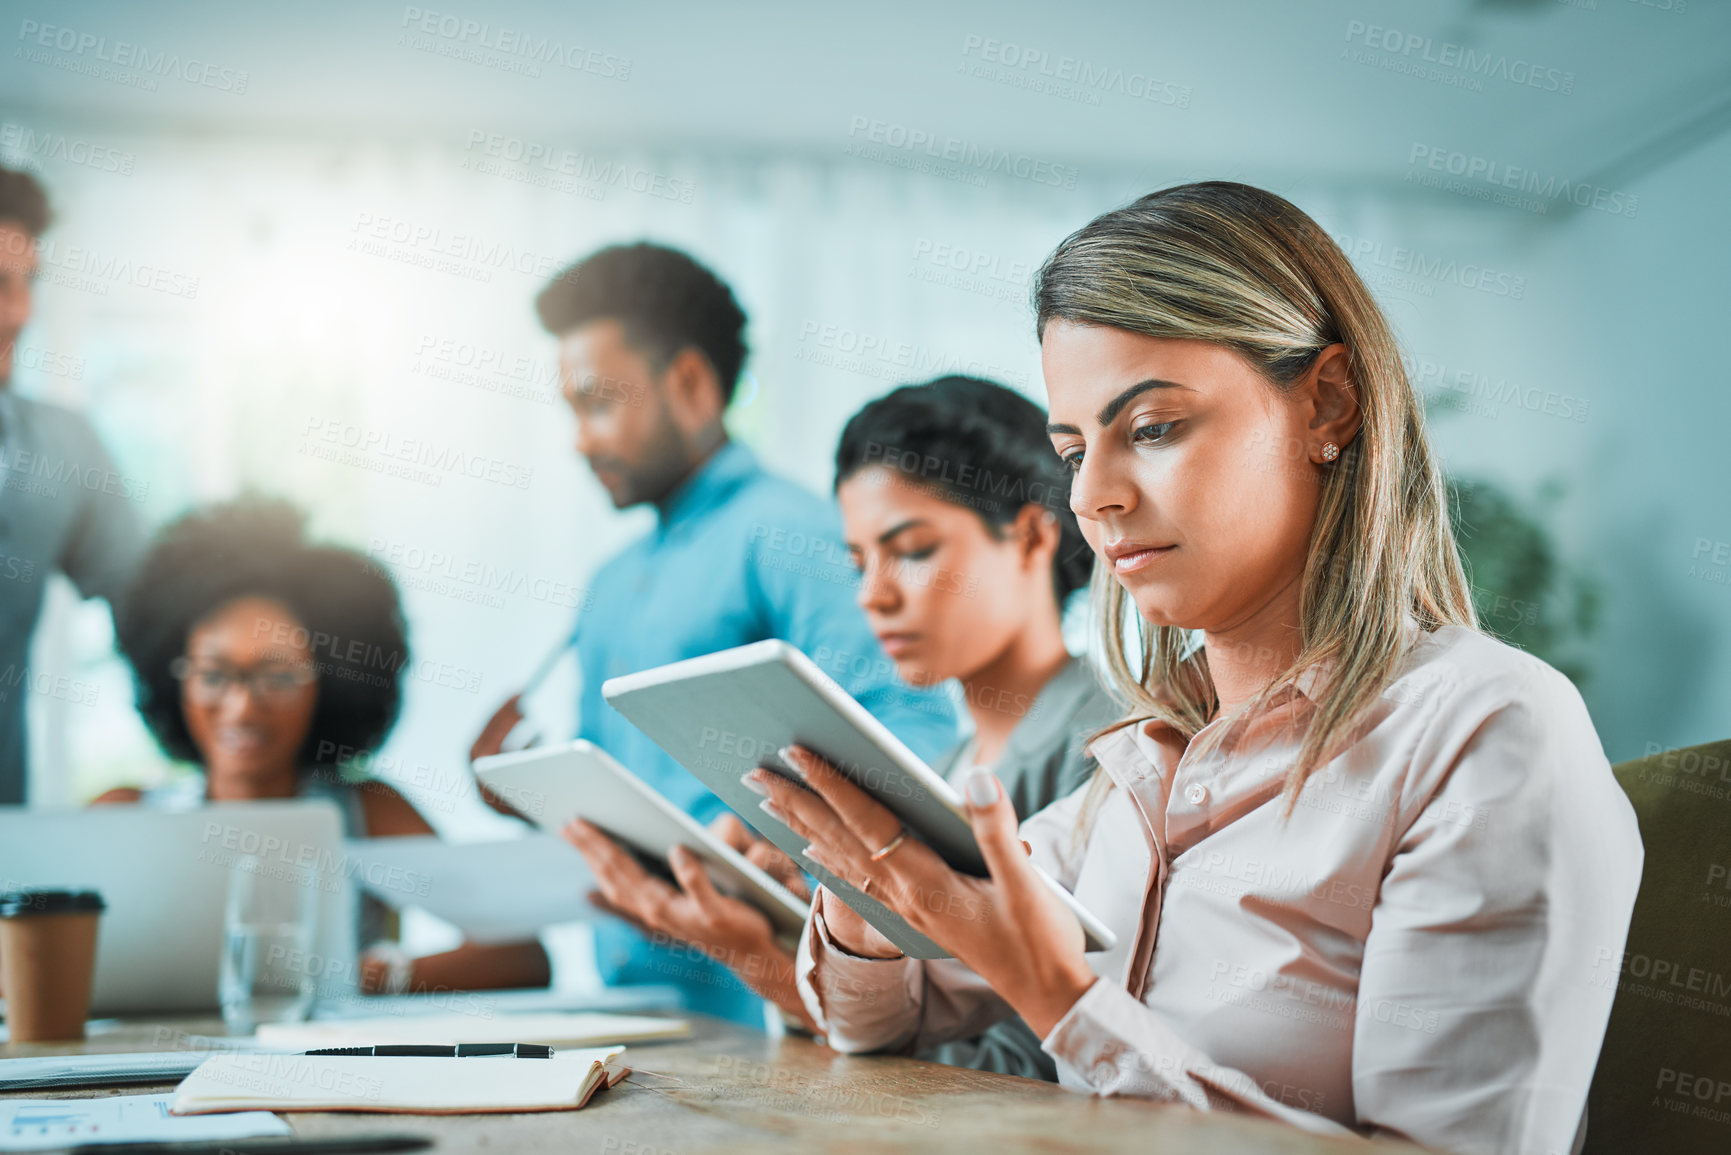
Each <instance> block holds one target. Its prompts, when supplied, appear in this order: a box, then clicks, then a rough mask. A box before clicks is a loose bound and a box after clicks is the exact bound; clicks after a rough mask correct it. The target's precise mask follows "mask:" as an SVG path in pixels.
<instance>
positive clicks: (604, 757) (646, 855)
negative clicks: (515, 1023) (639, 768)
mask: <svg viewBox="0 0 1731 1155" xmlns="http://www.w3.org/2000/svg"><path fill="white" fill-rule="evenodd" d="M475 776H476V777H477V778H479V779H480V780H481V782H482V784H483V785H485V786H486V787H487V789H489V790H491V791H493V793H495V794H497V795H498V796H499V797H501V798H503V799H504V800H505V801H506V802H508V803H510V804H511V806H512V807H514V808H515V809H516V810H517V811H518V812H519V813H521V814H522V815H523V817H525V818H527V819H529V820H530V821H532V822H534V823H535V825H537V826H539V827H540V828H541V829H543V830H550V831H553V832H554V833H558V831H559V830H560V829H561V828H563V827H564V826H565V825H566V823H568V822H570V821H571V820H572V819H573V818H585V819H588V820H589V821H590V822H592V823H594V824H595V825H596V826H598V827H600V828H601V829H602V830H604V831H605V832H606V833H607V834H608V835H609V836H610V837H611V838H612V839H613V840H614V841H615V842H618V843H619V844H620V845H621V846H624V847H625V848H626V849H628V850H631V851H633V852H634V853H635V854H636V855H637V858H638V860H639V861H640V862H642V863H643V864H644V866H645V867H646V868H647V869H648V870H650V871H652V872H653V873H655V874H658V875H660V876H662V877H663V878H666V879H669V880H671V879H672V878H673V871H672V868H671V867H670V866H669V865H668V863H667V856H668V854H669V853H670V852H671V851H672V850H673V848H674V847H675V846H683V847H685V848H686V849H687V850H689V851H691V852H692V853H693V854H695V855H696V856H697V857H698V859H699V860H700V861H701V862H702V863H703V864H704V866H705V867H706V868H707V869H708V871H709V877H710V880H711V881H712V882H714V883H715V889H717V890H719V891H721V893H723V894H727V895H732V896H733V897H735V898H738V899H741V900H743V901H745V902H749V903H750V904H751V905H752V906H755V907H756V908H757V909H758V910H761V911H762V912H763V913H764V914H765V915H766V916H767V917H768V918H769V921H770V925H772V926H773V927H774V928H775V929H776V931H777V932H779V933H782V934H798V933H799V930H800V928H801V927H802V926H804V925H805V919H806V915H807V914H809V913H810V910H811V907H810V906H809V905H808V904H807V903H804V902H802V901H800V899H799V898H798V897H796V896H795V895H794V893H793V892H792V891H790V890H788V889H787V887H785V886H783V885H781V883H779V882H777V881H776V880H775V879H773V878H771V877H770V876H769V875H768V874H767V873H765V872H764V871H763V870H762V869H761V868H759V867H758V866H757V865H756V864H754V863H752V862H748V861H747V860H746V858H745V856H744V855H742V854H740V853H739V852H738V851H737V850H735V849H733V847H731V846H729V845H727V843H725V842H723V841H721V839H719V838H717V837H716V836H715V835H713V834H711V833H710V832H709V831H708V830H706V829H704V827H703V826H702V825H701V824H700V823H698V821H697V820H696V819H694V818H692V817H691V815H689V814H687V813H685V811H683V810H681V809H679V807H677V806H675V805H673V803H671V802H669V801H667V799H665V798H663V797H662V796H661V795H660V794H658V793H656V792H655V790H654V789H653V788H652V787H650V786H649V784H648V783H646V782H644V781H643V780H642V779H641V778H639V777H637V775H635V774H633V773H631V771H629V770H627V769H626V768H625V767H624V766H621V765H620V764H619V763H618V762H617V761H616V760H615V759H614V758H613V756H612V755H610V754H608V753H607V751H605V750H603V749H601V747H599V746H597V745H595V744H594V743H592V742H585V741H583V740H581V739H579V740H578V741H575V742H569V743H566V744H564V745H561V746H552V747H549V748H547V749H544V750H523V751H519V752H517V753H514V754H495V755H493V756H492V757H490V758H480V759H477V760H476V762H475Z"/></svg>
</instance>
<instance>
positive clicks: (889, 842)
mask: <svg viewBox="0 0 1731 1155" xmlns="http://www.w3.org/2000/svg"><path fill="white" fill-rule="evenodd" d="M781 758H782V760H783V761H785V762H788V763H789V764H790V765H793V766H794V767H795V768H796V769H798V770H799V772H800V774H801V776H802V778H803V780H804V783H805V786H806V787H809V789H806V788H803V787H801V786H800V785H799V784H796V783H794V782H791V781H789V780H788V779H787V778H786V777H784V776H782V775H780V774H777V773H774V772H772V771H769V770H763V769H758V770H753V771H751V772H750V773H748V774H747V775H746V776H745V779H744V781H745V785H746V786H748V787H749V788H750V789H751V790H752V791H753V792H755V793H758V794H762V795H763V796H764V809H765V810H766V811H769V812H770V816H771V817H773V818H775V819H776V820H778V821H780V822H783V823H785V824H786V825H787V826H788V827H790V828H791V829H792V830H794V831H795V832H797V833H798V834H800V835H801V836H802V837H805V838H807V839H809V840H810V842H811V845H810V846H809V847H807V848H806V850H805V855H806V857H808V858H810V859H812V860H814V861H816V862H817V863H818V864H819V865H821V866H823V867H824V868H825V869H826V870H828V871H829V872H830V873H832V874H834V875H836V876H838V877H839V878H842V879H844V880H845V881H847V882H848V883H849V884H850V885H852V886H854V887H856V888H858V889H859V890H861V891H862V892H864V893H865V894H867V895H869V896H870V897H872V898H874V899H876V900H877V901H879V902H881V903H883V904H884V905H885V906H888V907H889V908H890V909H891V910H893V911H895V912H896V913H897V914H899V915H900V916H901V917H902V918H904V919H905V920H907V922H908V924H909V925H910V926H911V927H913V928H914V929H915V930H916V931H918V932H919V933H920V934H923V935H925V936H926V937H927V938H929V939H931V940H932V941H933V942H936V943H938V944H939V945H940V946H942V947H944V948H945V949H946V950H948V951H949V952H950V953H951V954H952V955H954V956H955V957H956V958H957V959H958V960H960V961H961V962H962V963H964V964H966V965H967V966H968V967H969V968H971V969H972V970H973V971H974V972H975V973H977V974H978V975H979V976H980V977H981V978H983V979H985V980H986V981H987V982H988V983H990V984H991V985H992V987H993V989H994V990H996V991H997V992H998V993H999V994H1000V995H1002V996H1004V998H1005V1000H1007V1001H1008V1002H1009V1003H1010V1005H1011V1006H1013V1007H1014V1008H1015V1009H1016V1012H1017V1013H1018V1014H1020V1015H1021V1016H1022V1017H1023V1018H1024V1019H1026V1020H1027V1022H1028V1025H1029V1026H1030V1027H1032V1028H1033V1030H1034V1032H1035V1033H1036V1034H1038V1035H1041V1036H1044V1035H1046V1034H1049V1033H1050V1032H1051V1030H1052V1028H1053V1027H1054V1026H1056V1025H1057V1023H1058V1021H1059V1020H1060V1019H1062V1018H1063V1017H1064V1015H1065V1014H1066V1013H1067V1012H1068V1011H1069V1009H1070V1008H1071V1007H1072V1006H1074V1005H1075V1003H1076V1000H1077V999H1079V998H1081V997H1082V995H1083V994H1084V993H1086V992H1087V990H1088V988H1089V987H1090V986H1092V985H1093V984H1094V982H1095V981H1096V976H1095V974H1094V972H1093V971H1092V970H1090V969H1089V967H1088V964H1087V961H1086V959H1085V958H1084V957H1083V946H1084V936H1083V933H1082V925H1081V923H1080V922H1079V921H1077V918H1076V916H1075V914H1073V913H1072V912H1071V911H1070V909H1069V908H1068V907H1067V906H1065V904H1064V903H1063V902H1062V901H1061V900H1060V899H1059V898H1058V896H1057V895H1056V894H1055V893H1054V892H1053V890H1052V888H1051V886H1050V885H1049V884H1048V883H1047V882H1046V881H1045V880H1044V879H1043V878H1042V877H1041V875H1040V874H1039V873H1038V872H1036V871H1035V870H1034V868H1033V865H1032V864H1031V863H1030V862H1029V861H1028V852H1027V848H1026V846H1025V845H1024V844H1023V843H1022V841H1021V839H1020V838H1019V837H1018V836H1017V824H1016V815H1015V811H1014V809H1013V808H1012V807H1011V805H1010V802H1009V799H1007V798H1006V797H1005V796H1004V792H1003V790H1002V789H1000V788H999V786H998V782H997V779H995V778H994V777H993V776H992V775H991V774H989V773H985V772H982V771H976V772H975V773H974V774H973V775H972V776H971V777H970V778H969V779H968V782H967V786H966V789H965V791H964V796H965V797H966V800H967V812H968V820H969V824H970V825H971V826H972V827H973V831H974V837H975V839H976V840H977V841H978V843H979V846H980V850H981V852H982V853H983V855H984V857H985V860H986V865H987V867H988V868H989V870H990V877H989V878H975V877H973V876H971V875H967V874H963V873H960V872H959V871H957V870H955V869H954V868H952V867H951V866H950V865H949V864H948V863H946V862H945V861H944V860H943V859H942V858H940V857H939V856H938V855H937V854H936V853H935V852H934V851H933V850H932V849H931V848H930V847H928V846H926V845H925V844H924V843H923V842H920V841H919V840H918V839H917V838H915V837H912V836H910V835H908V834H907V833H906V831H905V830H904V829H903V826H902V823H901V821H900V820H899V819H898V818H897V817H896V816H895V815H894V814H892V813H891V812H890V811H889V809H888V808H887V807H885V806H884V805H882V804H881V803H879V802H878V801H877V800H875V799H874V798H872V797H871V795H869V794H867V793H866V792H865V791H864V790H861V789H860V788H859V787H858V786H855V785H854V784H853V783H852V782H850V781H848V779H847V778H846V777H844V776H843V775H842V774H840V773H838V772H837V771H836V770H835V769H834V768H833V767H831V766H830V765H829V764H828V763H827V762H825V761H824V760H823V759H821V758H819V757H817V756H816V755H814V754H812V753H811V752H810V751H808V750H805V749H803V748H800V747H791V748H789V749H787V750H783V751H781ZM819 904H820V905H819V909H820V910H821V913H822V915H823V919H824V925H825V926H826V927H827V928H828V930H829V932H830V935H831V937H832V938H833V939H834V941H835V943H836V945H837V946H839V947H841V948H842V949H843V950H846V951H848V952H849V953H850V954H855V955H859V956H861V957H865V958H896V957H899V956H900V954H901V952H900V951H899V950H897V949H896V947H895V945H894V944H893V943H891V942H890V941H889V940H888V939H887V938H885V937H884V936H883V935H882V934H880V933H879V932H878V931H876V930H875V929H873V928H872V926H871V925H870V924H869V923H867V922H866V921H865V920H864V919H862V918H860V917H859V916H858V915H857V914H855V913H854V912H853V911H851V910H849V909H848V908H847V907H846V905H845V904H843V903H842V902H840V901H838V900H837V899H836V898H835V896H834V895H829V894H827V893H826V894H824V895H822V896H821V897H820V899H819Z"/></svg>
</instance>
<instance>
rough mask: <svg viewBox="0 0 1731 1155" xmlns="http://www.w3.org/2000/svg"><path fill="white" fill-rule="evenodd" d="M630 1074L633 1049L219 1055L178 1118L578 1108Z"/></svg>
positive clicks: (200, 1073) (193, 1080)
mask: <svg viewBox="0 0 1731 1155" xmlns="http://www.w3.org/2000/svg"><path fill="white" fill-rule="evenodd" d="M629 1073H630V1069H629V1068H628V1067H626V1066H625V1048H624V1047H603V1048H598V1049H596V1050H587V1051H558V1052H555V1053H554V1055H553V1057H552V1058H550V1059H511V1058H497V1057H493V1058H475V1059H425V1058H409V1059H397V1058H388V1059H376V1058H370V1057H362V1056H347V1055H329V1056H326V1055H281V1054H251V1055H244V1054H243V1055H219V1056H217V1057H216V1058H213V1059H206V1060H205V1061H204V1062H202V1063H200V1064H199V1065H198V1069H197V1070H195V1071H193V1073H192V1074H190V1075H188V1076H187V1077H186V1078H185V1079H184V1080H183V1081H182V1082H181V1084H180V1086H179V1087H177V1088H175V1092H174V1104H173V1106H172V1107H171V1108H170V1110H171V1111H172V1112H173V1113H174V1114H176V1115H205V1114H210V1113H212V1112H216V1111H260V1110H262V1111H386V1112H392V1113H402V1114H420V1115H470V1114H483V1113H486V1112H493V1111H575V1110H576V1109H577V1108H579V1107H581V1106H583V1105H584V1104H585V1103H587V1102H588V1101H589V1096H591V1095H593V1094H594V1093H595V1092H596V1091H597V1090H599V1089H600V1088H602V1087H611V1086H613V1085H614V1084H615V1083H617V1082H619V1080H620V1079H623V1078H624V1077H625V1076H626V1075H627V1074H629Z"/></svg>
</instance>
